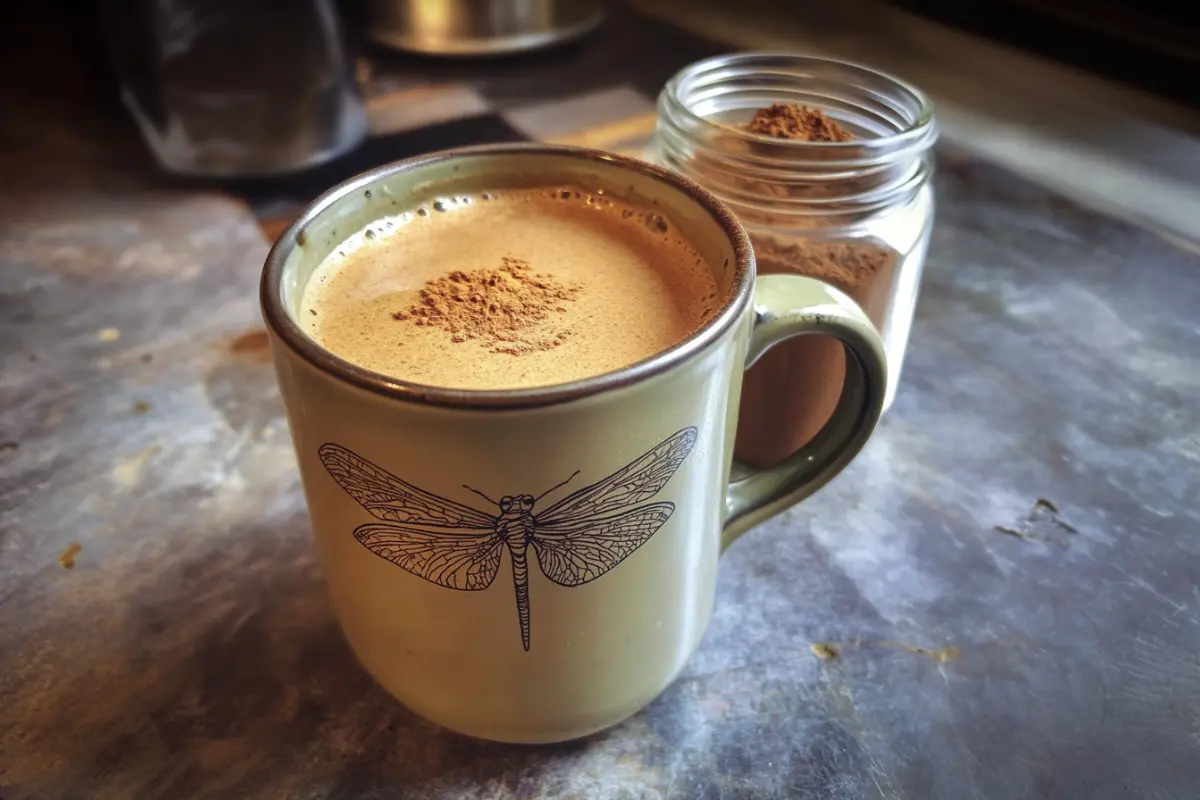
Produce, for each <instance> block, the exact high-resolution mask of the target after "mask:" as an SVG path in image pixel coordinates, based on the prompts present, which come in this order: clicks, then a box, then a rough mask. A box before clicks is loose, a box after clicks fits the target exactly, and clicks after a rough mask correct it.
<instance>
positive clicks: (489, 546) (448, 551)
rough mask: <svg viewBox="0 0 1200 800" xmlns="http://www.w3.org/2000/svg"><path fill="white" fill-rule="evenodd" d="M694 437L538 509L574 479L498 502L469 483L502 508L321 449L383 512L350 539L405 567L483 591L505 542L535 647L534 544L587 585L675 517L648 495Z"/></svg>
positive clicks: (451, 585) (558, 579)
mask: <svg viewBox="0 0 1200 800" xmlns="http://www.w3.org/2000/svg"><path fill="white" fill-rule="evenodd" d="M695 443H696V429H695V428H684V429H683V430H681V431H678V432H676V433H675V434H674V435H672V436H670V437H668V438H667V439H665V440H663V441H662V442H659V443H658V444H657V445H655V446H654V447H653V448H651V449H650V450H648V451H647V452H645V453H643V454H642V455H640V456H639V457H637V458H636V459H634V460H633V461H631V462H629V463H628V464H626V465H625V466H624V467H622V468H621V469H619V470H617V471H616V472H614V473H612V474H611V475H609V476H608V477H606V478H604V479H602V480H599V481H597V482H596V483H593V484H591V485H589V486H585V487H583V488H582V489H578V490H576V491H574V492H572V493H571V494H569V495H567V496H566V497H564V498H562V499H561V500H559V501H558V502H556V503H553V504H551V505H550V507H549V508H546V509H544V510H541V511H539V513H538V514H536V515H535V514H534V513H533V507H534V505H535V504H536V503H537V502H538V501H539V500H540V499H541V497H544V496H545V495H546V494H549V493H551V492H554V491H556V490H557V489H560V488H561V487H562V486H564V485H566V483H567V482H569V481H570V480H571V478H567V480H566V481H563V482H562V483H560V484H559V485H558V486H555V487H553V488H552V489H549V490H547V492H545V493H543V495H541V496H540V497H534V496H533V495H529V494H517V495H505V496H504V497H502V498H500V500H499V501H498V502H497V501H495V500H491V499H490V498H488V496H487V495H485V494H483V493H482V492H480V491H478V490H477V489H471V491H472V492H475V493H476V494H478V495H480V496H481V497H483V498H485V499H487V500H488V502H489V503H493V504H495V505H496V506H499V510H500V513H499V514H497V513H496V512H494V511H492V512H486V511H481V510H479V509H478V508H474V507H472V506H469V505H464V504H463V503H459V502H457V501H455V500H450V499H448V498H445V497H441V496H439V495H436V494H433V493H431V492H427V491H425V490H424V489H420V488H418V487H416V486H413V485H412V484H411V483H406V482H405V481H403V480H401V479H400V478H397V477H396V476H395V475H392V474H391V473H390V472H388V471H387V470H385V469H382V468H381V467H378V466H376V465H375V464H372V463H371V462H370V461H368V460H366V459H365V458H363V457H362V456H360V455H358V454H356V453H353V452H351V451H350V450H347V449H346V448H345V447H342V446H341V445H339V444H333V443H330V444H325V445H322V446H321V447H320V449H319V451H318V452H319V455H320V457H321V463H322V464H324V465H325V469H326V470H327V471H328V472H329V474H330V476H331V477H332V478H333V479H334V480H335V481H336V482H337V484H338V485H339V486H341V487H342V489H344V490H345V491H346V493H347V494H348V495H350V497H352V498H354V500H355V501H356V502H358V504H359V505H361V506H362V507H363V508H364V509H365V510H366V511H367V512H369V513H370V514H371V515H372V516H373V517H375V518H376V519H378V520H380V522H376V523H369V524H366V525H359V526H358V527H357V528H355V529H354V538H355V539H357V540H358V541H359V543H360V544H362V545H363V546H364V547H366V548H367V549H368V550H370V551H371V552H372V553H374V554H375V555H377V556H379V557H380V558H382V559H384V560H385V561H390V562H391V563H393V564H395V565H396V566H398V567H400V568H401V569H403V570H405V571H406V572H409V573H411V574H413V575H416V576H417V577H419V578H423V579H425V580H427V581H429V582H430V583H435V584H437V585H438V586H444V587H446V588H447V589H456V590H458V591H463V592H474V591H482V590H484V589H487V588H488V587H489V586H491V585H492V581H494V580H495V579H496V575H497V574H498V573H499V571H500V559H501V554H502V553H503V552H504V550H505V548H506V547H507V549H508V553H509V556H510V558H511V559H512V570H513V587H514V588H515V590H516V595H517V618H518V621H519V622H520V623H521V644H522V646H524V648H525V650H529V617H530V614H529V551H530V549H531V548H532V550H533V552H534V554H535V557H536V559H537V562H538V566H539V567H541V570H542V574H543V575H545V576H546V577H547V578H549V579H550V580H551V581H552V582H553V583H556V584H558V585H559V586H565V587H573V586H582V585H583V584H585V583H590V582H591V581H594V580H596V579H597V578H599V577H600V576H601V575H604V574H605V573H606V572H608V571H609V570H611V569H613V568H615V567H616V566H617V565H618V564H620V563H621V562H622V561H624V560H625V559H626V558H628V557H629V556H630V555H631V554H632V553H633V552H634V551H635V550H637V549H638V548H639V547H641V546H642V545H643V544H645V543H646V542H647V541H648V540H649V539H650V537H651V536H653V535H654V534H655V532H656V531H658V529H659V528H661V527H662V526H663V525H664V524H666V522H667V520H668V519H670V518H671V514H672V513H673V512H674V511H675V504H674V503H670V502H662V501H660V502H654V503H648V502H645V501H647V500H649V499H650V498H652V497H653V496H654V495H655V494H657V493H658V491H659V490H660V489H662V487H663V486H664V485H665V484H666V483H667V481H669V480H670V479H671V476H672V475H674V474H675V470H677V469H678V468H679V466H680V465H681V464H682V463H683V461H684V459H686V458H687V456H688V454H689V453H690V452H691V450H692V446H693V445H694V444H695ZM571 477H574V476H573V475H572V476H571ZM465 488H470V487H465Z"/></svg>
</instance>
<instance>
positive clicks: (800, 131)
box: [747, 103, 854, 142]
mask: <svg viewBox="0 0 1200 800" xmlns="http://www.w3.org/2000/svg"><path fill="white" fill-rule="evenodd" d="M747 130H749V131H750V132H751V133H761V134H763V135H764V136H771V137H774V138H776V139H793V140H796V141H801V142H849V141H851V140H853V139H854V136H852V135H851V133H850V131H848V130H846V129H845V128H843V127H842V126H841V125H839V124H838V123H837V122H836V121H834V120H832V119H830V118H829V117H827V116H825V112H824V111H821V110H820V109H819V108H809V107H808V106H799V105H796V104H795V103H776V104H775V105H772V106H768V107H767V108H760V109H759V110H758V111H757V112H756V113H755V114H754V119H752V120H750V124H749V126H747Z"/></svg>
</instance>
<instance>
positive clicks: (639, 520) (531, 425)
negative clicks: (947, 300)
mask: <svg viewBox="0 0 1200 800" xmlns="http://www.w3.org/2000/svg"><path fill="white" fill-rule="evenodd" d="M521 187H529V188H544V187H554V188H557V187H572V188H576V189H581V190H584V191H588V192H597V191H600V190H603V192H604V193H605V195H606V196H609V197H615V198H618V199H621V200H624V201H626V202H629V203H632V204H634V205H637V206H641V207H649V208H654V209H655V210H657V211H658V212H659V213H660V214H661V215H662V216H663V217H664V218H665V219H666V220H667V221H668V223H669V224H671V225H673V226H675V227H676V228H677V229H678V232H679V233H681V234H682V235H683V236H684V237H685V238H686V239H687V240H688V241H690V242H691V243H692V244H693V246H694V247H695V248H696V249H697V250H698V252H699V253H700V254H701V255H702V256H703V257H704V259H705V261H706V262H707V263H708V264H709V265H710V267H711V269H712V272H713V277H714V278H715V279H716V282H717V287H718V290H719V295H718V296H719V297H722V298H723V305H722V306H721V308H720V309H719V311H718V312H717V313H716V314H715V315H714V316H713V317H712V318H711V320H710V321H709V322H708V323H707V324H706V325H704V326H703V327H702V328H700V329H698V330H697V331H695V332H694V333H693V334H692V335H691V336H689V337H688V338H686V339H685V340H683V341H681V342H679V343H678V344H676V345H675V346H673V347H671V348H670V349H668V350H666V351H664V352H660V353H657V354H655V355H653V356H651V357H649V358H646V359H644V360H643V361H640V362H638V363H635V364H632V365H630V366H628V367H625V368H624V369H620V370H617V371H615V372H610V373H606V374H602V375H596V376H593V377H589V378H586V379H583V380H578V381H574V382H571V383H566V384H560V385H554V386H547V387H544V388H543V387H538V388H530V389H520V390H503V391H468V390H449V389H442V388H436V387H431V386H421V385H415V384H412V383H407V382H405V381H402V380H399V379H396V378H392V377H388V376H386V375H381V374H378V373H374V372H371V371H368V370H365V369H363V368H360V367H358V366H355V365H353V364H351V363H349V362H347V361H345V360H343V359H341V358H339V357H338V356H336V355H334V354H332V353H330V352H329V351H327V350H325V349H323V348H322V347H321V346H320V345H319V344H317V343H316V342H315V341H314V340H313V339H311V338H310V337H309V336H308V335H307V334H305V333H304V331H303V330H302V329H301V328H300V326H299V325H298V324H297V322H296V315H297V314H298V313H299V312H300V310H301V309H300V303H301V298H302V296H303V293H304V289H305V286H306V284H307V282H308V280H309V279H310V277H311V276H312V274H313V271H314V270H315V269H316V268H317V266H318V265H319V264H320V263H321V262H322V260H323V259H324V258H325V257H326V256H327V255H328V254H329V253H330V252H331V251H332V250H333V249H335V248H336V247H338V246H339V245H340V244H341V243H342V242H343V241H344V240H345V239H346V238H348V237H349V236H350V235H352V234H353V233H355V232H357V231H359V230H361V229H362V228H363V227H365V226H366V225H368V224H369V223H372V222H374V221H376V220H378V219H380V218H381V217H384V216H388V215H392V214H396V213H398V212H400V211H404V210H409V209H414V208H416V207H418V206H421V205H424V204H428V203H432V202H434V201H435V200H436V199H437V198H439V197H448V196H461V195H464V194H471V193H479V192H484V191H489V190H499V189H514V188H521ZM261 302H262V308H263V314H264V317H265V319H266V323H267V327H268V330H269V331H270V336H271V344H272V351H273V354H274V361H275V367H276V371H277V376H278V380H279V385H280V389H281V392H282V395H283V400H284V405H285V408H286V412H287V419H288V424H289V426H290V429H291V434H292V440H293V443H294V445H295V450H296V456H297V459H298V462H299V468H300V473H301V477H302V480H303V485H304V491H305V496H306V499H307V503H308V509H309V514H310V516H311V518H312V524H313V529H314V534H315V538H316V542H317V547H318V550H319V553H320V558H321V562H322V566H323V569H324V571H325V575H326V578H327V580H328V584H329V592H330V597H331V602H332V604H333V608H334V610H335V613H336V614H337V617H338V620H339V622H340V625H341V627H342V629H343V631H344V633H345V635H346V637H347V639H348V641H349V643H350V646H351V647H352V649H353V650H354V652H355V654H356V656H357V657H358V659H359V660H360V661H361V663H362V664H363V666H364V667H365V668H366V669H367V670H368V671H369V672H370V673H371V674H372V675H373V676H374V677H375V679H376V680H377V681H378V682H379V683H380V684H382V685H383V686H384V688H386V689H387V690H388V691H389V692H391V693H392V694H393V695H395V696H396V697H397V698H398V699H399V700H400V701H401V702H403V703H404V704H405V705H407V706H408V707H410V708H411V709H412V710H413V711H415V712H417V713H419V714H421V715H422V716H424V717H426V718H428V719H430V720H432V721H434V722H436V723H439V724H441V725H443V726H445V727H447V728H450V729H452V730H455V731H459V732H461V733H465V734H469V735H473V736H477V737H481V738H486V739H494V740H499V741H506V742H554V741H562V740H567V739H573V738H577V737H580V736H584V735H587V734H590V733H593V732H595V731H598V730H601V729H603V728H606V727H608V726H611V725H613V724H615V723H617V722H619V721H620V720H622V719H624V718H625V717H627V716H629V715H630V714H633V713H634V712H636V711H638V710H639V709H641V708H642V707H643V706H645V705H646V704H647V703H649V702H650V701H651V700H652V699H654V697H655V696H657V695H658V694H659V693H660V692H661V691H662V690H663V689H664V688H665V687H666V686H667V685H668V684H669V683H670V682H671V681H672V680H673V679H674V677H675V676H676V675H677V674H678V673H679V671H680V670H681V669H682V668H683V666H684V664H685V663H686V662H687V660H688V658H689V656H690V655H691V654H692V652H693V651H694V650H695V648H696V646H697V645H698V643H699V641H700V638H701V636H702V634H703V632H704V629H705V626H706V625H707V623H708V619H709V616H710V612H711V610H712V605H713V594H714V584H715V578H716V571H717V561H718V557H719V556H720V554H721V552H722V551H723V550H724V549H725V548H726V547H727V546H728V545H729V544H730V543H731V542H732V541H733V540H734V539H735V538H737V537H738V536H739V535H741V534H742V533H743V532H745V531H746V530H747V529H748V528H749V527H751V526H752V525H754V524H755V523H757V522H759V521H761V520H763V519H765V518H767V517H769V516H771V515H773V514H775V513H777V512H779V511H781V510H782V509H784V508H786V507H787V506H789V505H791V504H792V503H795V502H797V501H799V500H801V499H803V498H804V497H806V496H808V495H809V494H811V493H812V492H814V491H815V490H817V489H818V488H819V487H820V486H822V485H823V484H824V483H826V482H827V481H828V480H829V479H830V478H832V477H833V476H834V475H836V474H837V473H838V472H840V471H841V470H842V468H843V467H845V465H846V464H847V463H848V462H849V461H850V460H851V459H852V458H853V457H854V456H855V455H856V454H857V453H858V452H859V450H860V449H861V448H862V446H863V445H864V443H865V442H866V441H867V439H868V437H869V436H870V435H871V432H872V430H873V429H874V427H875V424H876V422H877V421H878V419H879V414H880V410H881V408H882V405H883V393H884V386H885V366H884V355H883V349H882V345H881V343H880V340H879V336H878V334H877V333H876V331H875V329H874V328H873V327H872V325H871V323H870V322H869V321H868V319H867V318H866V316H865V315H864V314H863V312H862V311H861V310H860V309H859V308H858V306H856V305H855V304H854V302H853V301H852V300H850V299H849V298H848V297H846V296H845V295H844V294H842V293H841V292H839V291H838V290H836V289H834V288H832V287H830V286H828V285H826V284H824V283H821V282H819V281H816V280H813V279H810V278H804V277H798V276H770V277H764V278H760V279H758V281H757V282H756V281H755V275H754V256H753V252H752V250H751V247H750V242H749V240H748V239H747V236H746V233H745V231H744V230H743V229H742V227H741V225H739V224H738V222H737V220H736V219H735V218H734V217H733V215H732V213H731V212H730V211H729V210H728V209H727V208H726V207H725V206H724V205H723V204H722V203H721V202H720V201H718V200H717V199H716V198H715V197H713V196H712V195H711V194H709V193H708V192H706V191H705V190H704V189H702V188H700V187H699V186H697V185H696V184H694V183H692V182H691V181H689V180H687V179H686V178H683V177H681V176H679V175H676V174H674V173H672V172H669V171H667V170H664V169H661V168H659V167H656V166H652V165H650V164H647V163H644V162H642V161H638V160H636V159H631V158H625V157H621V156H616V155H612V154H607V153H600V152H596V151H590V150H581V149H575V148H563V147H551V146H542V145H495V146H484V147H475V148H465V149H460V150H452V151H446V152H441V153H434V154H431V155H427V156H422V157H419V158H414V159H411V160H407V161H401V162H397V163H394V164H389V165H386V166H383V167H380V168H378V169H375V170H373V171H371V172H367V173H365V174H363V175H360V176H358V177H356V178H353V179H351V180H350V181H347V182H346V183H343V184H342V185H340V186H337V187H335V188H333V189H331V190H329V191H328V192H326V193H325V194H324V195H322V196H321V197H320V198H318V199H317V200H316V201H314V202H313V204H312V205H311V206H310V207H309V208H308V209H307V210H306V211H305V212H304V213H303V214H302V215H301V217H300V218H299V219H298V220H297V221H296V222H295V223H294V224H293V225H292V226H291V227H290V228H288V230H286V231H285V232H284V233H283V234H282V235H281V236H280V238H279V240H278V241H277V242H276V244H275V246H274V247H273V248H272V250H271V252H270V255H269V256H268V257H267V262H266V267H265V269H264V271H263V277H262V284H261ZM631 302H636V299H631ZM813 333H821V334H828V335H831V336H834V337H837V338H838V339H840V340H841V341H842V342H843V344H844V345H845V347H846V351H847V353H848V355H849V358H848V359H847V362H848V368H847V371H846V380H845V385H844V387H843V389H842V395H841V400H840V402H839V403H838V406H837V409H836V411H835V413H834V414H833V416H832V418H831V419H830V421H829V423H828V424H827V425H826V427H825V428H824V429H823V430H822V431H821V432H820V433H819V434H818V435H817V436H816V438H815V439H814V440H813V441H812V442H811V443H810V444H809V445H807V446H806V447H805V448H804V449H803V450H801V451H800V452H799V453H797V454H795V455H794V456H793V457H791V458H790V459H789V460H787V461H786V462H784V463H783V464H781V465H779V466H776V467H773V468H771V469H767V470H762V471H757V472H748V473H747V474H745V475H744V476H742V477H739V478H737V479H736V480H731V477H730V474H731V464H732V453H733V439H734V431H735V429H736V425H737V408H738V399H739V396H740V391H741V383H742V375H743V372H744V371H745V369H746V367H747V366H748V365H749V364H751V363H753V362H754V360H755V359H756V358H757V357H758V356H760V355H761V354H762V353H763V352H764V351H765V350H767V349H768V348H770V347H771V346H772V345H774V344H776V343H778V342H780V341H781V340H783V339H786V338H788V337H791V336H798V335H806V334H813ZM430 357H436V354H435V353H431V354H430ZM576 471H578V476H577V477H575V478H574V480H572V481H571V482H570V483H568V484H567V485H566V486H564V487H561V488H556V489H554V490H553V491H551V492H549V493H548V494H546V495H545V496H544V497H542V493H543V492H546V490H548V489H550V488H551V487H556V486H559V485H560V484H562V483H563V482H564V479H566V478H567V477H568V476H571V475H572V474H573V473H575V472H576ZM464 484H466V485H469V486H470V487H472V488H473V489H477V490H479V492H481V493H482V494H484V495H487V496H488V497H492V498H498V500H496V501H494V503H492V502H488V501H487V500H484V499H481V497H480V496H479V495H478V494H474V493H472V492H471V491H468V490H467V489H465V488H464Z"/></svg>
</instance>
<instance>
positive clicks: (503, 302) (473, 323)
mask: <svg viewBox="0 0 1200 800" xmlns="http://www.w3.org/2000/svg"><path fill="white" fill-rule="evenodd" d="M580 291H581V288H580V287H579V286H578V285H576V284H573V283H564V282H562V281H559V280H556V279H555V278H553V277H551V276H549V275H544V274H540V273H537V272H534V271H533V268H532V267H530V266H529V264H528V263H526V262H525V261H522V260H521V259H518V258H510V257H505V258H503V259H502V260H501V263H500V266H499V267H495V268H481V269H473V270H467V271H463V270H455V271H454V272H451V273H449V274H448V275H443V276H441V277H438V278H434V279H432V280H430V281H427V282H426V283H425V286H424V287H423V288H422V289H421V290H420V292H419V293H418V295H417V301H416V302H415V303H413V304H412V305H410V306H409V307H408V308H406V309H404V310H403V311H397V312H396V313H395V314H393V315H392V317H393V318H394V319H397V320H401V321H412V322H414V323H415V324H417V325H420V326H427V327H433V328H440V329H442V330H444V331H446V332H447V333H449V334H450V337H451V341H453V342H467V341H477V342H479V343H480V344H482V345H484V346H485V347H487V348H489V349H490V350H491V351H492V352H493V353H508V354H511V355H521V354H522V353H532V352H537V351H544V350H553V349H554V348H556V347H558V346H559V345H561V344H562V343H563V342H564V341H566V340H567V338H568V337H569V336H570V332H569V331H567V330H565V329H556V328H555V327H554V325H553V317H554V316H555V315H556V314H563V313H566V311H567V308H566V304H567V303H570V302H571V301H573V300H574V299H575V298H576V297H577V296H578V295H579V292H580Z"/></svg>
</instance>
